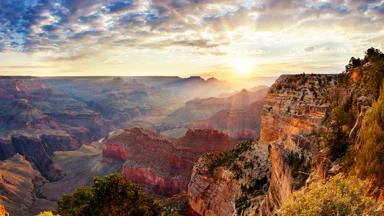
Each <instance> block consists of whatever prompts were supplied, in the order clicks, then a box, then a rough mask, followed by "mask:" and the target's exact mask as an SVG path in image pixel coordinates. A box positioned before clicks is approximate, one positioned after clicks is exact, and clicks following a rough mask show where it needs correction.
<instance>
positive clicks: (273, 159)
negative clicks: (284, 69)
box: [188, 74, 339, 215]
mask: <svg viewBox="0 0 384 216" xmlns="http://www.w3.org/2000/svg"><path fill="white" fill-rule="evenodd" d="M336 83H337V76H336V75H315V74H311V75H304V74H300V75H282V76H281V77H280V78H279V79H278V80H277V81H276V82H275V84H274V85H273V86H272V87H271V88H270V90H269V92H268V94H267V96H266V98H265V100H264V107H263V112H262V115H261V131H260V140H259V141H258V142H257V143H254V144H253V147H252V148H251V149H250V150H247V151H245V152H248V153H246V154H253V155H255V156H258V157H259V159H258V160H252V161H251V162H252V164H253V167H252V168H251V169H247V168H245V167H247V166H249V165H247V162H244V158H247V157H244V155H243V154H245V153H242V154H234V153H233V152H232V154H231V155H232V156H231V157H229V158H228V157H224V158H226V160H229V162H228V161H227V163H229V164H232V165H228V164H227V165H217V163H218V162H217V161H221V160H220V159H217V158H216V157H215V156H212V155H210V157H204V158H201V159H200V160H199V162H198V163H197V164H196V165H195V167H194V172H193V174H192V177H191V181H190V183H189V188H188V195H189V201H190V205H191V207H192V209H194V210H195V211H196V212H197V213H199V214H201V215H234V214H236V215H273V214H274V213H275V212H276V210H277V209H279V207H280V206H281V204H282V203H283V202H284V201H286V200H288V199H290V198H291V196H292V192H293V191H294V190H296V189H298V188H300V187H302V186H303V185H304V184H305V182H306V180H307V179H308V177H309V175H310V173H311V161H312V158H314V156H315V155H316V156H317V155H319V151H320V147H321V144H322V143H321V140H320V139H319V137H318V134H319V132H320V131H321V130H322V129H323V128H324V122H325V121H326V119H327V115H328V112H329V107H330V99H329V98H330V97H331V95H332V98H334V95H335V94H338V93H339V92H338V89H337V88H336ZM221 158H223V157H221ZM261 158H267V159H261ZM268 158H269V159H268ZM245 161H247V160H245ZM261 161H263V162H261ZM221 162H222V161H221ZM212 163H214V164H216V165H215V167H217V168H215V169H213V171H212V168H210V169H211V171H210V172H208V171H206V172H202V171H201V170H204V169H208V168H207V167H210V166H211V165H209V164H212ZM256 165H258V166H256ZM228 166H235V167H234V169H232V171H231V172H229V174H228V172H227V171H223V170H228V168H225V167H228ZM201 167H205V168H201ZM267 168H268V169H267ZM199 170H200V171H199ZM229 170H231V169H229ZM237 170H242V172H244V173H250V172H255V171H257V172H256V173H254V174H255V175H251V176H252V177H248V178H246V180H244V178H242V177H240V178H239V177H238V178H236V177H234V176H236V172H237ZM260 170H264V171H260ZM247 175H249V174H247ZM240 176H241V175H240ZM263 177H265V179H263ZM264 181H265V182H264ZM247 185H248V186H247ZM250 185H251V186H250ZM256 185H257V186H258V187H256ZM255 187H256V188H257V189H255ZM250 191H252V192H251V193H250ZM222 200H225V202H223V201H222Z"/></svg>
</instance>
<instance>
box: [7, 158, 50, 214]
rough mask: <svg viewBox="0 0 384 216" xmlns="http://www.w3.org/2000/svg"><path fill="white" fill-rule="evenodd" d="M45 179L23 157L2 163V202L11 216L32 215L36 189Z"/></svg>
mask: <svg viewBox="0 0 384 216" xmlns="http://www.w3.org/2000/svg"><path fill="white" fill-rule="evenodd" d="M42 181H43V177H42V176H41V175H40V173H39V172H38V171H36V170H35V169H33V167H32V165H31V164H30V163H29V162H28V161H27V160H26V159H25V158H24V157H23V156H21V155H19V154H16V155H14V156H13V157H12V158H9V159H8V160H5V161H2V162H0V188H1V190H0V202H1V203H2V204H4V206H5V208H6V209H7V211H8V212H9V213H10V215H20V216H24V215H25V216H27V215H32V213H31V212H30V208H31V207H32V205H33V202H34V199H35V198H36V197H35V193H34V192H35V189H36V187H37V185H38V184H41V182H42Z"/></svg>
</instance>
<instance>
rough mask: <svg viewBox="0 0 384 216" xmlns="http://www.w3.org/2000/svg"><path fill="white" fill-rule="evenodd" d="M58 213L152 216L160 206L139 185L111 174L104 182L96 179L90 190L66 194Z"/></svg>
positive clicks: (103, 215)
mask: <svg viewBox="0 0 384 216" xmlns="http://www.w3.org/2000/svg"><path fill="white" fill-rule="evenodd" d="M55 213H57V214H59V215H61V216H88V215H92V216H107V215H111V216H112V215H113V216H130V215H132V216H133V215H135V216H136V215H137V216H140V215H143V216H147V215H148V216H150V215H159V214H160V213H161V207H160V204H158V202H157V201H155V200H154V199H153V198H152V197H150V196H148V195H146V194H145V193H144V192H143V191H142V189H141V188H140V186H138V185H136V184H132V183H130V182H128V181H127V180H125V179H124V178H123V177H122V176H120V175H117V174H111V175H108V176H105V177H104V179H100V178H98V177H96V178H95V179H94V184H93V186H91V187H81V188H79V189H78V190H77V191H76V192H75V193H74V194H72V195H64V196H63V197H62V199H61V200H59V202H58V208H57V211H56V212H55Z"/></svg>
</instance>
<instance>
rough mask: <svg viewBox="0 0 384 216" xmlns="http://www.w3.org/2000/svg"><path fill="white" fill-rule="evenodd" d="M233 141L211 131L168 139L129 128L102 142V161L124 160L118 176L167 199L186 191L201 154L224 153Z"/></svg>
mask: <svg viewBox="0 0 384 216" xmlns="http://www.w3.org/2000/svg"><path fill="white" fill-rule="evenodd" d="M234 146H235V142H234V141H233V140H232V139H230V138H229V136H228V135H226V134H224V133H221V132H219V131H217V130H211V129H190V130H188V131H187V132H186V134H185V136H183V137H181V138H179V139H172V138H168V137H165V136H161V135H160V134H158V133H155V132H153V131H151V130H148V129H141V128H129V129H125V130H123V131H121V132H120V133H117V134H115V135H113V136H111V137H110V138H109V139H108V140H106V141H105V145H104V147H103V156H104V158H105V159H106V160H110V159H114V160H120V161H124V165H123V168H122V175H123V176H125V177H126V178H127V179H129V180H131V181H133V182H135V183H138V184H140V185H141V186H142V187H143V188H144V189H145V190H146V191H147V192H150V193H152V194H155V195H161V196H171V195H174V194H177V193H180V192H183V191H186V189H187V185H188V182H189V178H190V175H191V172H192V167H193V164H194V163H195V162H196V161H197V159H198V158H199V157H200V156H201V155H202V154H204V153H206V152H210V151H228V150H230V149H232V148H233V147H234Z"/></svg>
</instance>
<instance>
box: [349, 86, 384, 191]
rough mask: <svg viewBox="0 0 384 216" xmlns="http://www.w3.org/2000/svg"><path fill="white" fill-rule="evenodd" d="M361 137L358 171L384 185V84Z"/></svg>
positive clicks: (368, 114) (357, 160)
mask: <svg viewBox="0 0 384 216" xmlns="http://www.w3.org/2000/svg"><path fill="white" fill-rule="evenodd" d="M360 138H361V140H360V142H361V149H360V150H359V152H358V154H357V157H356V168H357V172H358V174H359V176H360V177H362V178H373V179H375V180H376V184H377V185H379V186H384V86H382V88H381V93H380V96H379V98H378V99H377V101H375V102H374V103H373V105H372V108H371V110H370V111H369V112H368V113H367V114H366V116H365V118H364V121H363V127H362V129H361V132H360Z"/></svg>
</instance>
